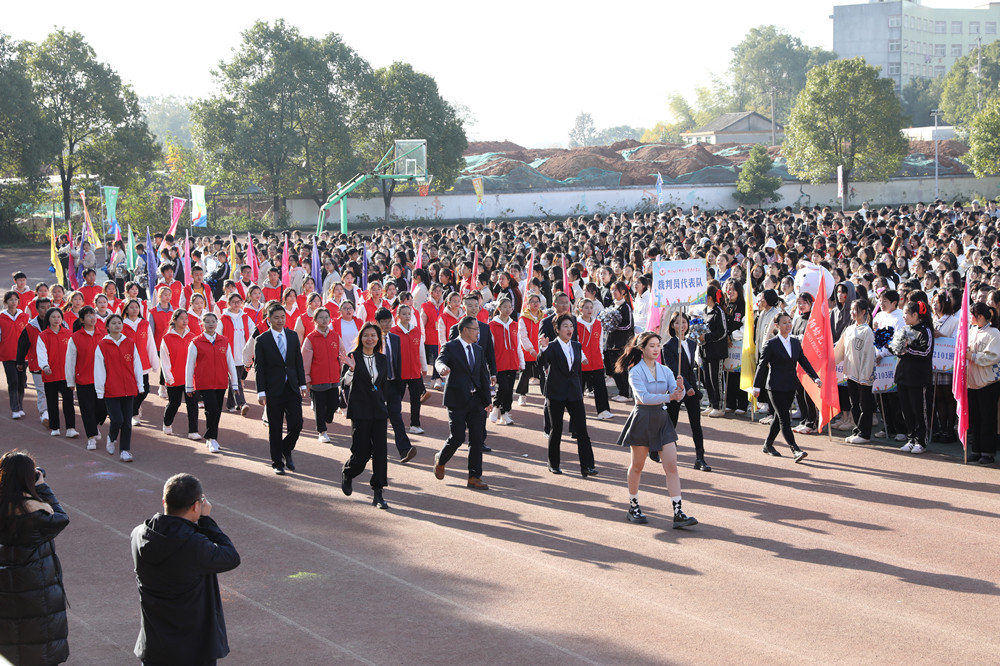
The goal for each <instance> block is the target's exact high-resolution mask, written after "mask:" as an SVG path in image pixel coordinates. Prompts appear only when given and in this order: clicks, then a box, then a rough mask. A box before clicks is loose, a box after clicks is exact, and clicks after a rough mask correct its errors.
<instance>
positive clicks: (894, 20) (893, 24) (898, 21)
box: [889, 14, 903, 28]
mask: <svg viewBox="0 0 1000 666" xmlns="http://www.w3.org/2000/svg"><path fill="white" fill-rule="evenodd" d="M902 19H903V17H902V16H900V15H899V14H893V15H892V16H890V17H889V27H890V28H898V27H899V26H900V25H902V23H903V20H902Z"/></svg>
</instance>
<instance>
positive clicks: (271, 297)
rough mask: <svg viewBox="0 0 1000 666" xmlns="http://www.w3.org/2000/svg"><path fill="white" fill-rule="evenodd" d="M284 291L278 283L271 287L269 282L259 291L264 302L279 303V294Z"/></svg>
mask: <svg viewBox="0 0 1000 666" xmlns="http://www.w3.org/2000/svg"><path fill="white" fill-rule="evenodd" d="M284 290H285V287H284V286H283V285H282V284H281V283H280V282H279V283H278V286H277V287H272V286H271V283H270V282H265V283H264V286H262V287H261V291H262V292H263V293H264V302H265V303H267V302H268V301H278V302H279V303H281V292H283V291H284Z"/></svg>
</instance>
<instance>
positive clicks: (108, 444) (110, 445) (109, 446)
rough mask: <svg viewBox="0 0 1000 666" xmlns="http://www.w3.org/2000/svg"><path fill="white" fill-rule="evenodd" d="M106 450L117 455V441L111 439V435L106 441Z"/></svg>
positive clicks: (110, 454)
mask: <svg viewBox="0 0 1000 666" xmlns="http://www.w3.org/2000/svg"><path fill="white" fill-rule="evenodd" d="M104 450H105V451H107V452H108V455H109V456H113V455H115V442H113V441H111V435H108V439H107V441H106V442H104Z"/></svg>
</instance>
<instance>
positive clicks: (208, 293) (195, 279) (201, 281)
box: [176, 264, 212, 310]
mask: <svg viewBox="0 0 1000 666" xmlns="http://www.w3.org/2000/svg"><path fill="white" fill-rule="evenodd" d="M195 294H199V295H200V296H201V297H202V298H203V299H205V303H206V304H207V303H211V302H212V288H211V287H209V286H208V284H206V283H205V269H204V268H202V267H201V266H199V265H197V264H195V265H193V266H191V284H190V285H188V286H186V287H184V288H183V289H181V297H180V300H179V301H178V303H177V306H176V307H178V308H180V309H182V310H190V309H191V299H192V297H193V296H194V295H195Z"/></svg>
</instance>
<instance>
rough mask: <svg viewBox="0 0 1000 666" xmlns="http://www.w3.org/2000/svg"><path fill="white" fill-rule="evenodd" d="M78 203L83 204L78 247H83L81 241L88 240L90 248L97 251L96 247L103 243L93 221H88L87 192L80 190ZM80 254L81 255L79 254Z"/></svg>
mask: <svg viewBox="0 0 1000 666" xmlns="http://www.w3.org/2000/svg"><path fill="white" fill-rule="evenodd" d="M80 203H82V204H83V235H82V240H81V241H80V247H81V249H82V248H83V241H84V240H89V241H90V249H91V250H93V251H94V252H97V249H98V248H99V247H101V246H102V245H103V244H104V243H102V242H101V239H100V237H99V236H98V235H97V230H96V229H94V223H93V222H91V221H90V211H89V210H87V193H86V192H84V191H83V190H80ZM81 256H82V255H81Z"/></svg>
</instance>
